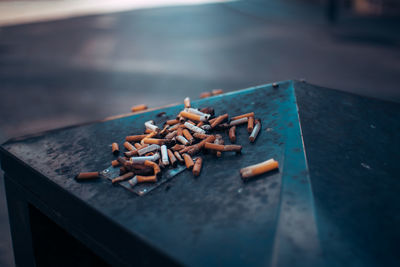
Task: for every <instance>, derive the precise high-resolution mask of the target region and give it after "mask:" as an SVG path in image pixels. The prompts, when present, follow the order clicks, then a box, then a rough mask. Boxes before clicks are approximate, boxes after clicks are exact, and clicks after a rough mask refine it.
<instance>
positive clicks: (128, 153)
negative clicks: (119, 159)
mask: <svg viewBox="0 0 400 267" xmlns="http://www.w3.org/2000/svg"><path fill="white" fill-rule="evenodd" d="M137 154H138V151H137V150H132V151H127V152H124V155H125V157H127V158H130V157H133V156H136V155H137Z"/></svg>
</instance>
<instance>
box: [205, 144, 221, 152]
mask: <svg viewBox="0 0 400 267" xmlns="http://www.w3.org/2000/svg"><path fill="white" fill-rule="evenodd" d="M204 148H205V149H209V150H214V151H221V152H222V151H224V145H218V144H212V143H208V142H207V143H205V144H204Z"/></svg>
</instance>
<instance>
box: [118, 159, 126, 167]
mask: <svg viewBox="0 0 400 267" xmlns="http://www.w3.org/2000/svg"><path fill="white" fill-rule="evenodd" d="M117 161H118V162H119V164H121V165H123V166H125V165H126V163H127V162H128V161H127V160H126V159H125V158H122V157H118V158H117Z"/></svg>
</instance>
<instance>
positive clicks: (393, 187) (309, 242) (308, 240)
mask: <svg viewBox="0 0 400 267" xmlns="http://www.w3.org/2000/svg"><path fill="white" fill-rule="evenodd" d="M192 105H193V106H194V107H205V106H213V107H214V108H215V110H216V114H223V113H226V112H227V113H229V114H230V115H232V116H233V115H238V114H242V113H246V112H250V111H254V112H255V114H256V116H257V117H259V118H260V119H261V121H262V125H263V127H262V131H261V133H260V135H259V137H258V139H257V141H256V142H255V143H254V144H249V142H248V139H247V138H248V134H247V131H246V130H245V128H244V127H239V129H238V131H237V143H239V144H242V145H243V152H242V155H235V154H226V155H224V156H223V157H222V158H219V159H217V158H215V157H214V156H213V155H206V156H205V158H204V166H203V170H202V173H201V176H200V177H198V178H194V177H193V176H192V174H191V173H190V172H189V171H185V172H183V173H181V174H180V175H178V176H177V177H175V178H174V179H173V180H172V181H170V182H167V183H166V184H163V185H161V186H160V187H158V188H157V189H155V190H154V191H152V192H150V193H149V194H147V195H145V196H142V197H139V196H137V195H135V194H132V193H131V192H129V191H127V190H126V189H124V188H122V187H119V186H112V185H111V183H110V182H109V181H108V180H106V179H100V180H97V181H91V182H84V183H79V182H77V181H75V180H74V176H75V174H76V173H78V172H81V171H92V170H103V169H105V168H107V167H109V164H110V161H111V160H112V159H114V156H113V155H112V154H111V153H110V148H109V145H110V144H111V143H112V142H114V141H119V142H120V143H122V141H123V139H124V137H125V136H127V135H129V134H134V133H141V132H143V130H144V129H143V123H144V122H145V121H146V120H149V119H154V120H155V122H156V123H158V124H162V123H163V122H164V121H165V120H166V119H167V118H168V119H171V118H173V117H174V116H175V115H176V114H177V113H178V112H179V111H180V110H181V109H182V107H183V106H182V105H178V106H174V107H168V108H165V109H162V111H165V112H166V116H165V117H156V114H158V113H159V112H160V110H154V111H149V112H145V113H140V114H136V115H132V116H129V117H124V118H120V119H115V120H111V121H104V122H98V123H93V124H87V125H81V126H77V127H70V128H65V129H60V130H55V131H50V132H46V133H43V134H38V135H37V136H30V137H26V138H19V139H15V140H10V141H9V142H7V143H5V144H3V145H2V150H1V155H2V168H3V169H4V170H5V173H6V185H7V183H9V184H14V185H16V186H19V187H21V188H22V189H21V190H23V191H24V192H25V194H28V195H31V196H30V197H28V198H27V201H28V202H31V204H32V205H34V206H35V207H37V208H38V209H39V210H40V211H42V212H43V213H44V214H46V215H47V216H48V217H49V218H51V219H52V220H53V221H54V222H56V223H57V224H58V225H60V226H61V227H62V228H64V229H65V230H66V231H68V232H70V233H71V234H72V235H73V236H74V237H76V238H77V239H79V240H80V241H81V242H83V243H84V244H85V245H86V246H88V247H89V248H91V249H92V250H93V251H94V252H95V253H97V254H98V255H99V256H101V257H102V258H103V259H104V260H106V261H107V262H108V263H111V264H114V265H131V264H135V263H136V264H137V263H139V264H140V263H142V264H143V263H160V262H162V263H163V264H165V265H167V264H184V265H190V266H204V265H214V266H216V265H218V266H219V265H229V266H243V265H253V266H269V265H271V266H309V265H311V264H313V265H321V266H336V265H338V266H339V265H342V264H344V263H349V264H351V265H356V264H360V265H363V266H367V265H371V266H375V265H377V264H378V263H379V264H380V263H382V262H384V263H386V265H394V264H395V263H396V262H398V260H399V258H398V256H397V254H396V244H397V241H400V238H399V237H400V230H398V229H397V228H396V226H397V225H398V223H399V215H398V211H399V210H400V201H399V200H400V199H399V197H398V196H397V194H396V192H397V191H398V190H399V189H400V182H399V179H398V178H399V176H398V172H399V171H400V170H399V165H398V164H397V162H396V161H398V160H399V153H398V149H399V148H400V141H399V139H398V138H397V135H398V134H397V133H398V130H400V106H399V105H397V104H394V103H388V102H382V101H378V100H374V99H367V98H363V97H359V96H355V95H350V94H346V93H341V92H338V91H334V90H328V89H324V88H317V87H314V86H312V85H309V84H306V83H300V82H291V81H288V82H282V83H279V87H278V88H273V87H272V86H271V85H265V86H260V87H255V88H250V89H246V90H242V91H237V92H233V93H229V94H224V95H220V96H216V97H212V98H208V99H203V100H198V101H192ZM299 116H300V121H301V124H300V123H299ZM302 135H303V138H304V145H305V149H304V147H303V138H302ZM225 141H226V142H227V143H229V141H228V140H225ZM305 153H306V154H305ZM271 157H273V158H275V159H276V160H278V161H279V163H280V169H279V171H276V172H273V173H270V174H267V175H263V176H261V177H260V178H258V179H254V180H252V181H249V182H246V183H245V182H243V181H242V180H241V179H240V176H239V169H240V168H242V167H244V166H248V165H250V164H253V163H257V162H260V161H263V160H266V159H269V158H271ZM306 159H307V160H306ZM9 188H11V187H10V186H9ZM9 191H11V190H8V192H7V194H10V193H9ZM9 201H10V200H9ZM9 205H10V204H9Z"/></svg>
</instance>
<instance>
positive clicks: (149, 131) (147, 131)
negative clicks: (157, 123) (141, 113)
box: [144, 129, 153, 134]
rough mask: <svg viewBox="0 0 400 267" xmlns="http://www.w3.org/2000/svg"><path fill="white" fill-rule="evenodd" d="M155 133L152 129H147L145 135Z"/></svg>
mask: <svg viewBox="0 0 400 267" xmlns="http://www.w3.org/2000/svg"><path fill="white" fill-rule="evenodd" d="M152 132H153V131H152V130H150V129H146V130H144V133H145V134H149V133H152Z"/></svg>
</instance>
